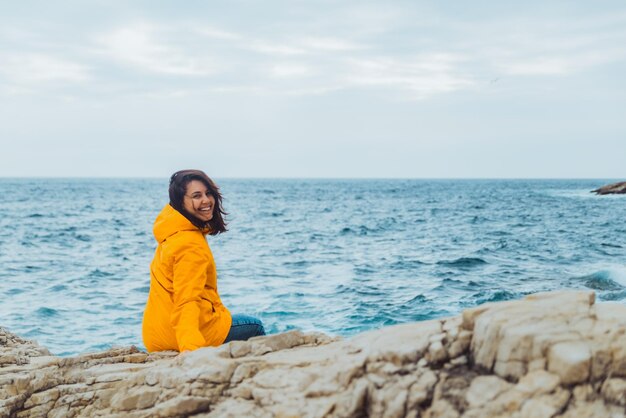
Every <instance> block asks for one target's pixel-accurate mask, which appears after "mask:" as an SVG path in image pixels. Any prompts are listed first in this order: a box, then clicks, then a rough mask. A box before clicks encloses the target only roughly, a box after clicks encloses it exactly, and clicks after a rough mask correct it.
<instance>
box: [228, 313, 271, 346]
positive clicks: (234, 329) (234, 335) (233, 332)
mask: <svg viewBox="0 0 626 418" xmlns="http://www.w3.org/2000/svg"><path fill="white" fill-rule="evenodd" d="M257 335H265V328H263V323H262V322H261V321H260V320H258V319H257V318H255V317H253V316H249V315H243V314H235V315H233V323H232V324H231V326H230V331H229V332H228V335H227V336H226V340H224V344H226V343H227V342H230V341H235V340H240V341H245V340H247V339H248V338H252V337H256V336H257Z"/></svg>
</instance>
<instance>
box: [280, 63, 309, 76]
mask: <svg viewBox="0 0 626 418" xmlns="http://www.w3.org/2000/svg"><path fill="white" fill-rule="evenodd" d="M270 73H271V75H272V76H274V77H277V78H282V77H307V76H311V75H313V74H315V73H316V71H315V70H314V69H313V68H311V67H310V66H307V65H302V64H289V63H286V64H276V65H274V66H273V67H272V68H271V71H270Z"/></svg>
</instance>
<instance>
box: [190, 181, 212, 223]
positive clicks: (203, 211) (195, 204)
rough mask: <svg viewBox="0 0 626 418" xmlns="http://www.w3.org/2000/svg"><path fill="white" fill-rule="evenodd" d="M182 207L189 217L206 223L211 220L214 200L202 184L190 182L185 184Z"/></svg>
mask: <svg viewBox="0 0 626 418" xmlns="http://www.w3.org/2000/svg"><path fill="white" fill-rule="evenodd" d="M183 206H184V208H185V210H186V211H187V212H188V213H189V214H190V215H193V216H195V217H196V218H198V219H200V220H201V221H203V222H208V221H210V220H211V219H213V209H214V208H215V198H214V197H213V195H212V194H211V192H210V191H209V189H208V188H207V187H206V186H205V185H204V183H203V182H201V181H200V180H191V181H190V182H189V183H188V184H187V189H186V192H185V198H184V200H183Z"/></svg>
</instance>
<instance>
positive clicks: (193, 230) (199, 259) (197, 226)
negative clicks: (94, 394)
mask: <svg viewBox="0 0 626 418" xmlns="http://www.w3.org/2000/svg"><path fill="white" fill-rule="evenodd" d="M169 197H170V202H169V203H168V204H167V205H165V207H164V208H163V210H161V213H159V215H158V216H157V218H156V220H155V222H154V228H153V231H154V237H155V238H156V240H157V243H158V246H157V249H156V252H155V254H154V259H153V260H152V264H151V265H150V293H149V295H148V302H147V303H146V309H145V311H144V315H143V327H142V328H143V329H142V333H143V341H144V344H145V346H146V348H147V349H148V351H151V352H152V351H164V350H175V351H180V352H183V351H190V350H195V349H197V348H200V347H206V346H218V345H220V344H222V343H225V342H229V341H232V340H247V339H248V338H250V337H253V336H256V335H265V330H264V328H263V324H262V323H261V321H259V320H258V319H256V318H253V317H250V316H247V315H232V316H231V314H230V312H229V311H228V309H226V307H225V306H224V305H223V304H222V302H221V300H220V297H219V294H218V293H217V272H216V269H215V263H214V261H213V255H212V253H211V249H210V248H209V245H208V243H207V241H206V235H207V234H209V235H217V234H219V233H222V232H225V231H226V224H225V222H224V218H223V215H224V214H225V212H224V210H223V208H222V195H221V194H220V192H219V188H218V187H217V185H216V184H215V183H214V182H213V181H212V180H211V179H210V178H209V177H208V176H207V175H206V174H205V173H204V172H202V171H200V170H182V171H178V172H176V173H174V174H173V175H172V177H171V178H170V186H169Z"/></svg>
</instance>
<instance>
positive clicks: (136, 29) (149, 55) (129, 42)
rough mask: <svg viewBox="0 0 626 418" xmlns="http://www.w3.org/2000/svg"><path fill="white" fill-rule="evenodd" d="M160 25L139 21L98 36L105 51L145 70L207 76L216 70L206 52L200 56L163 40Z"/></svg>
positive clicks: (123, 61) (119, 60)
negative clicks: (158, 37) (159, 37)
mask: <svg viewBox="0 0 626 418" xmlns="http://www.w3.org/2000/svg"><path fill="white" fill-rule="evenodd" d="M158 32H159V27H158V26H157V25H153V24H146V23H141V24H135V25H131V26H126V27H123V28H119V29H116V30H114V31H111V32H109V33H107V34H105V35H102V36H100V37H99V38H98V43H99V44H100V45H101V46H103V47H104V50H103V53H104V54H106V55H109V56H110V57H112V58H113V59H115V60H116V61H118V62H121V63H123V64H128V65H131V66H134V67H136V68H139V69H141V70H144V71H149V72H153V73H162V74H172V75H181V76H204V75H210V74H212V73H214V72H215V70H216V69H215V65H214V62H212V60H210V59H209V58H208V57H206V56H204V57H203V56H202V55H200V56H197V55H194V54H191V53H189V51H188V50H187V51H186V50H185V49H186V48H188V47H186V46H185V45H183V46H181V47H176V46H173V45H169V44H167V43H165V42H162V41H159V40H158V39H157V35H158Z"/></svg>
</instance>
